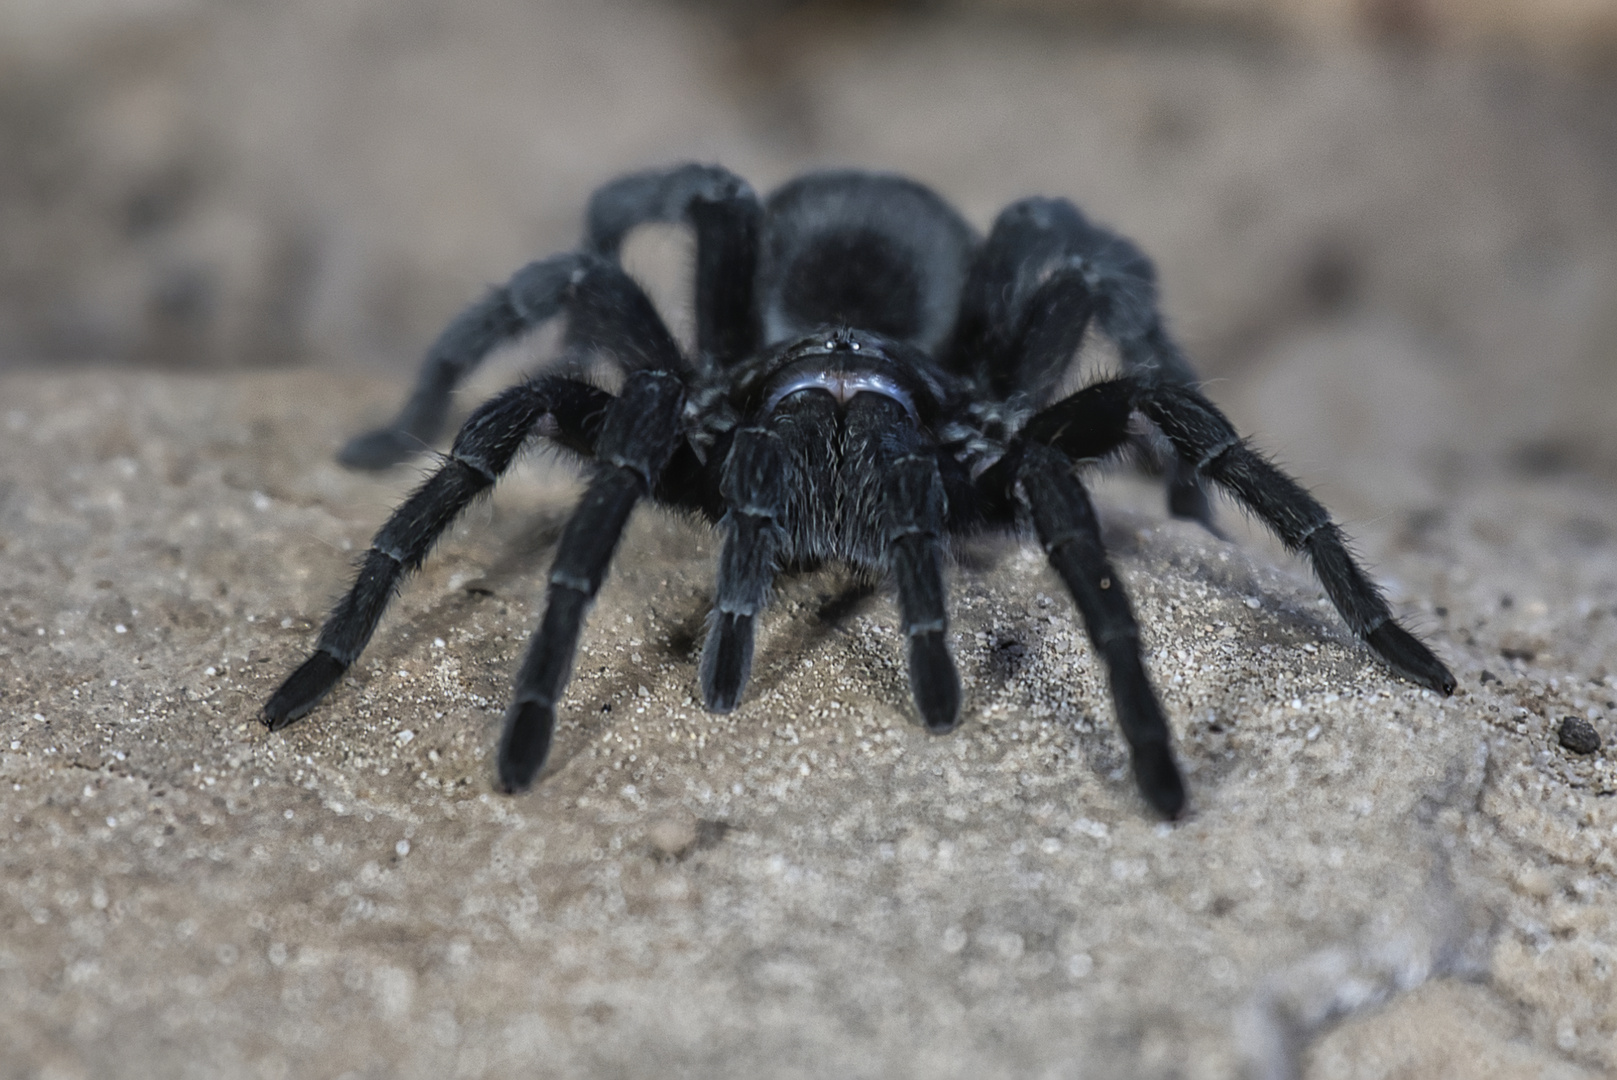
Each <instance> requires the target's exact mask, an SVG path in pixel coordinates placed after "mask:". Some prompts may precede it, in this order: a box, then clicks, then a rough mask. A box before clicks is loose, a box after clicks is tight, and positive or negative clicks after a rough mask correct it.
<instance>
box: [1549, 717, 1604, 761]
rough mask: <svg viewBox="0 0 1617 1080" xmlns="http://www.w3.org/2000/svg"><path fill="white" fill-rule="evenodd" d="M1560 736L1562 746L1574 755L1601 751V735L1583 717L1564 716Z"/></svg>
mask: <svg viewBox="0 0 1617 1080" xmlns="http://www.w3.org/2000/svg"><path fill="white" fill-rule="evenodd" d="M1558 734H1559V736H1560V739H1561V745H1562V746H1564V747H1565V748H1566V749H1568V750H1570V751H1572V752H1573V753H1574V754H1592V753H1594V752H1595V751H1596V750H1599V749H1600V733H1599V732H1597V731H1596V730H1595V729H1594V725H1592V724H1590V723H1589V721H1587V720H1585V719H1584V718H1583V717H1581V716H1563V717H1562V718H1561V730H1560V731H1559V732H1558Z"/></svg>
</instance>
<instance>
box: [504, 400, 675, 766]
mask: <svg viewBox="0 0 1617 1080" xmlns="http://www.w3.org/2000/svg"><path fill="white" fill-rule="evenodd" d="M684 406H685V384H684V381H683V380H682V379H681V378H680V377H679V376H677V375H674V374H671V373H669V372H666V371H650V372H641V373H638V374H636V375H632V376H630V378H629V381H628V382H627V383H625V384H624V387H623V394H622V396H620V397H619V398H617V399H616V400H614V401H613V402H612V403H611V404H610V405H609V406H608V408H607V410H606V415H605V417H604V418H603V420H602V423H601V431H600V435H599V437H598V438H597V439H596V444H595V457H596V460H597V462H599V471H598V472H597V473H596V474H595V476H594V478H593V479H591V481H590V483H589V487H588V488H587V489H586V490H585V492H584V496H583V498H582V499H580V500H579V503H578V507H577V509H575V510H574V511H573V516H572V517H571V518H569V519H568V521H567V526H566V528H565V529H564V530H563V531H562V537H561V543H560V545H559V546H558V548H557V550H556V561H555V563H554V564H553V565H552V567H551V571H550V587H549V589H548V590H547V591H546V594H545V614H544V618H543V620H542V621H541V622H540V624H539V629H538V630H537V631H536V632H535V634H534V636H533V641H532V644H531V645H530V646H529V647H528V654H527V657H526V658H525V659H524V660H523V662H522V667H521V669H520V670H519V671H518V673H517V678H516V685H515V688H514V691H513V693H512V697H511V707H510V709H509V710H508V711H507V713H506V717H505V733H504V735H503V736H502V737H501V740H500V751H499V765H498V769H499V780H500V787H501V788H502V789H504V790H505V791H507V792H517V791H521V790H523V789H524V788H526V787H527V786H528V785H529V784H531V783H532V782H533V778H534V777H535V776H536V775H538V772H539V770H540V769H541V768H543V767H544V764H545V759H546V758H547V757H548V756H549V754H550V739H551V734H552V733H553V731H554V730H555V726H556V702H557V701H558V700H559V699H560V697H561V692H562V689H563V687H565V686H566V684H567V678H568V676H569V675H570V674H571V673H572V667H573V654H574V652H575V651H576V649H577V647H578V637H579V634H580V633H581V632H582V630H583V628H584V614H585V612H586V610H587V609H588V608H589V605H590V603H591V602H592V601H593V600H594V599H595V595H596V593H598V592H599V591H600V588H601V582H602V581H603V580H605V578H606V568H607V566H608V564H609V563H610V562H611V561H612V553H613V551H615V550H616V548H617V544H618V540H619V539H620V538H621V537H622V535H623V528H624V526H625V525H626V524H627V523H628V520H629V513H630V511H632V510H633V509H634V506H635V503H637V502H639V501H640V500H641V499H642V498H645V497H646V496H647V495H649V494H650V493H651V492H652V490H653V488H654V487H655V485H656V481H657V478H658V477H659V476H660V475H661V473H662V471H663V468H664V467H665V466H666V465H667V464H668V461H669V459H670V458H671V457H672V456H673V453H674V450H675V448H676V447H677V445H678V444H679V442H680V441H681V438H682V433H683V428H682V425H681V413H682V411H683V409H684Z"/></svg>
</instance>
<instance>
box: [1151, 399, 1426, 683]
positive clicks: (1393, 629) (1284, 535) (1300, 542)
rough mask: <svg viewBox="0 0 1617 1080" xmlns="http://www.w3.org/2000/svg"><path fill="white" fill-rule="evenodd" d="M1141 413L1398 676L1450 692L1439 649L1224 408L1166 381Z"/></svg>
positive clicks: (1308, 497) (1323, 512) (1326, 517)
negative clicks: (1245, 512)
mask: <svg viewBox="0 0 1617 1080" xmlns="http://www.w3.org/2000/svg"><path fill="white" fill-rule="evenodd" d="M1140 408H1141V409H1142V410H1143V411H1144V412H1145V414H1146V416H1148V417H1150V418H1151V420H1152V421H1153V422H1154V423H1155V424H1156V425H1157V426H1158V427H1160V428H1161V429H1162V431H1163V433H1164V434H1165V435H1167V436H1168V438H1169V439H1170V440H1171V441H1172V442H1173V444H1174V447H1175V448H1176V449H1177V450H1178V451H1179V455H1180V457H1182V458H1183V459H1184V460H1186V461H1193V462H1195V471H1196V474H1197V475H1198V476H1206V477H1208V478H1209V479H1211V480H1213V481H1214V482H1215V483H1217V484H1218V485H1219V486H1221V487H1223V488H1225V489H1226V490H1227V491H1229V492H1230V493H1231V494H1232V495H1234V496H1235V497H1236V498H1237V499H1239V500H1240V501H1241V502H1242V503H1243V504H1244V505H1245V506H1246V507H1247V508H1248V509H1250V510H1251V511H1252V512H1253V513H1254V514H1256V515H1257V516H1258V517H1259V518H1261V519H1262V520H1263V522H1264V523H1265V524H1266V525H1268V526H1269V528H1271V529H1273V530H1274V532H1275V535H1276V536H1278V537H1280V540H1281V542H1282V543H1284V544H1285V545H1286V547H1287V548H1288V549H1290V550H1292V551H1295V552H1300V553H1301V554H1304V555H1306V556H1307V557H1308V559H1309V561H1310V562H1311V563H1312V564H1313V567H1314V574H1315V576H1317V577H1318V578H1319V582H1320V584H1321V585H1322V586H1324V588H1325V595H1326V596H1328V597H1330V599H1331V603H1333V604H1335V605H1336V610H1337V611H1339V612H1341V613H1342V618H1344V619H1345V620H1347V624H1348V626H1349V627H1351V628H1352V630H1353V632H1354V633H1355V634H1357V635H1358V636H1359V637H1361V638H1363V639H1364V642H1365V644H1367V645H1369V646H1370V648H1372V649H1374V650H1375V651H1376V652H1377V653H1378V654H1380V656H1381V658H1382V659H1383V660H1385V661H1386V662H1387V663H1388V664H1389V665H1390V666H1391V667H1392V669H1393V670H1394V671H1396V672H1398V673H1399V674H1400V675H1402V676H1404V677H1405V678H1407V679H1409V680H1411V681H1412V682H1416V683H1419V684H1420V685H1421V686H1424V687H1427V688H1428V689H1431V690H1436V691H1437V692H1438V693H1440V694H1444V695H1448V694H1450V693H1453V691H1454V685H1455V683H1454V676H1453V675H1452V674H1451V673H1450V672H1449V669H1448V668H1447V667H1445V666H1444V665H1443V662H1442V661H1441V660H1439V659H1438V658H1437V657H1436V656H1435V655H1433V654H1432V651H1431V650H1430V649H1428V648H1427V647H1426V646H1425V645H1423V644H1421V642H1420V641H1419V640H1418V639H1417V638H1416V637H1415V636H1414V635H1413V634H1411V633H1410V632H1409V631H1407V630H1405V629H1404V628H1403V627H1402V626H1399V625H1398V623H1397V621H1396V620H1395V619H1393V617H1392V612H1391V610H1390V609H1389V608H1388V607H1387V601H1386V600H1385V599H1384V598H1383V597H1382V595H1381V590H1380V589H1378V588H1377V587H1376V586H1375V584H1374V583H1373V582H1371V581H1370V579H1369V578H1368V577H1366V576H1365V573H1364V571H1363V570H1362V569H1360V568H1359V564H1358V563H1357V562H1355V561H1354V559H1353V556H1352V555H1351V554H1349V553H1348V549H1347V545H1346V543H1345V542H1344V541H1343V537H1342V530H1341V529H1339V528H1337V526H1336V523H1335V522H1333V521H1332V520H1331V516H1330V514H1329V513H1327V512H1326V510H1325V508H1324V507H1323V506H1321V505H1320V504H1319V503H1318V502H1317V501H1316V500H1315V499H1314V498H1313V496H1311V495H1309V494H1308V492H1306V491H1304V490H1303V489H1302V487H1300V486H1299V485H1298V484H1297V482H1296V481H1295V480H1293V479H1292V478H1291V477H1289V476H1287V475H1286V474H1285V473H1283V472H1281V471H1280V470H1279V469H1277V468H1275V467H1274V466H1273V465H1271V464H1270V463H1269V462H1268V461H1266V460H1265V459H1264V458H1263V457H1262V456H1260V455H1259V454H1257V453H1256V452H1254V451H1253V450H1252V448H1251V447H1249V446H1248V445H1247V444H1246V441H1245V440H1243V439H1242V438H1241V437H1240V436H1239V435H1238V434H1237V433H1236V431H1235V428H1234V426H1233V425H1231V424H1230V422H1229V420H1228V419H1226V418H1225V416H1224V414H1223V413H1221V412H1219V411H1218V408H1217V407H1216V406H1214V405H1213V403H1212V402H1210V401H1208V400H1207V399H1206V398H1205V397H1203V396H1202V395H1201V394H1200V393H1199V392H1197V391H1196V390H1194V389H1192V388H1190V387H1188V386H1175V385H1172V384H1166V383H1165V384H1160V385H1157V386H1155V387H1152V388H1149V389H1147V390H1146V391H1145V393H1144V394H1143V395H1142V397H1141V400H1140Z"/></svg>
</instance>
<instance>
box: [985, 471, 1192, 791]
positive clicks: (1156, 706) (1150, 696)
mask: <svg viewBox="0 0 1617 1080" xmlns="http://www.w3.org/2000/svg"><path fill="white" fill-rule="evenodd" d="M1072 467H1073V463H1072V459H1070V458H1068V457H1067V456H1066V455H1065V454H1062V453H1061V452H1060V451H1058V450H1054V449H1052V448H1050V447H1048V446H1042V445H1040V444H1038V443H1030V444H1028V445H1027V446H1026V447H1025V448H1024V449H1023V451H1022V459H1021V462H1020V464H1019V465H1018V467H1017V470H1016V476H1017V479H1018V480H1019V481H1021V485H1022V490H1023V491H1025V492H1026V493H1027V503H1028V508H1029V509H1030V510H1031V511H1032V512H1033V524H1034V528H1035V529H1037V530H1038V534H1039V542H1040V543H1041V544H1042V545H1043V546H1044V550H1045V554H1046V555H1048V556H1049V558H1050V563H1051V565H1052V566H1054V567H1055V570H1056V573H1058V574H1060V575H1061V580H1062V581H1064V582H1066V585H1067V589H1068V591H1069V592H1071V593H1072V598H1073V600H1074V601H1075V602H1076V603H1077V605H1078V613H1079V614H1080V615H1081V616H1082V617H1083V620H1084V627H1085V629H1086V630H1088V631H1089V640H1090V642H1091V643H1092V644H1093V645H1094V647H1095V651H1096V652H1097V653H1099V654H1100V656H1101V658H1102V659H1103V660H1104V661H1105V662H1106V670H1107V674H1108V675H1109V677H1110V680H1111V686H1112V704H1113V707H1114V708H1115V709H1116V711H1117V723H1118V726H1119V727H1121V728H1122V729H1123V737H1124V738H1125V739H1127V740H1128V744H1129V749H1130V751H1131V753H1132V757H1133V762H1134V778H1135V781H1136V782H1137V783H1138V784H1139V787H1140V793H1141V794H1142V795H1144V796H1145V799H1146V801H1147V802H1149V803H1150V804H1151V805H1152V806H1154V807H1156V809H1157V810H1158V811H1159V812H1160V813H1161V814H1162V815H1163V816H1164V817H1168V818H1176V817H1178V816H1179V815H1180V814H1181V813H1182V812H1183V811H1184V807H1185V784H1184V780H1183V779H1181V778H1180V775H1179V767H1178V765H1176V764H1175V763H1174V758H1173V748H1172V737H1171V735H1170V734H1169V731H1168V720H1167V717H1165V716H1164V715H1163V712H1162V705H1161V704H1160V703H1159V702H1158V701H1157V695H1156V691H1155V690H1153V689H1152V688H1151V680H1150V678H1149V676H1147V674H1146V670H1145V663H1144V661H1143V660H1142V659H1141V657H1140V629H1139V626H1138V624H1136V623H1135V621H1134V612H1133V611H1132V610H1131V609H1130V607H1129V601H1128V596H1127V595H1126V594H1125V593H1124V591H1123V580H1122V578H1120V577H1118V576H1117V572H1116V571H1115V570H1113V569H1112V566H1111V564H1110V563H1109V562H1108V561H1107V559H1106V548H1105V546H1104V545H1103V544H1102V542H1101V535H1100V524H1099V522H1098V521H1097V520H1096V518H1095V510H1094V507H1093V506H1092V505H1091V504H1090V502H1089V495H1088V493H1087V492H1086V491H1085V490H1084V486H1083V484H1082V483H1081V482H1080V481H1079V480H1078V478H1077V477H1076V476H1074V475H1073V474H1072Z"/></svg>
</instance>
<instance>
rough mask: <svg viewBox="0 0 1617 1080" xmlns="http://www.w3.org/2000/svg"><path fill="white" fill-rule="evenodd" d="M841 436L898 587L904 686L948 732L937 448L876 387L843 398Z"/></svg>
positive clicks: (952, 702)
mask: <svg viewBox="0 0 1617 1080" xmlns="http://www.w3.org/2000/svg"><path fill="white" fill-rule="evenodd" d="M844 438H845V442H846V446H847V449H846V451H845V458H844V461H845V465H844V467H845V468H851V469H852V470H853V471H855V472H856V473H859V474H863V475H864V476H868V477H871V478H873V480H874V482H871V483H864V482H861V483H857V484H853V485H850V486H852V487H855V489H856V490H863V491H868V492H869V493H870V496H872V497H873V501H874V503H875V505H873V506H870V507H869V508H868V509H859V510H855V511H853V513H856V514H858V515H860V516H867V518H870V519H873V520H875V521H877V522H879V523H880V533H879V535H877V536H875V537H873V538H872V539H873V541H874V542H875V545H879V546H877V547H876V550H875V551H874V552H872V555H873V556H874V558H875V559H877V560H879V562H878V565H881V566H883V568H884V569H885V570H886V571H887V574H888V576H889V577H890V578H891V579H892V581H893V585H894V587H895V588H896V590H897V592H898V609H899V619H900V628H901V629H902V631H903V633H904V639H905V641H906V643H907V651H908V654H909V657H908V659H909V669H910V693H911V695H912V696H913V697H914V699H915V706H916V709H917V711H918V712H919V713H920V715H921V720H922V721H923V722H924V723H925V724H926V726H927V729H928V730H930V731H934V732H945V731H949V730H951V729H953V728H954V727H955V725H956V724H958V723H959V722H960V696H961V695H960V675H959V673H958V672H957V671H956V669H955V664H954V658H953V657H952V656H950V655H949V644H948V630H949V615H948V608H947V600H948V591H947V588H946V587H945V584H944V578H943V563H944V559H943V537H944V536H945V535H946V532H947V527H948V526H947V522H948V518H947V515H948V500H947V498H946V495H945V492H944V484H943V477H942V475H941V473H940V471H939V467H938V459H937V455H936V453H935V452H934V451H932V448H931V447H930V446H929V445H928V444H927V442H926V440H925V439H924V437H923V436H922V435H921V433H920V432H919V431H918V430H917V429H916V428H915V426H914V423H913V422H912V421H911V420H910V418H909V415H908V414H907V413H906V412H905V410H904V407H903V406H902V405H900V404H899V403H898V402H896V401H894V400H893V399H892V398H890V397H886V396H884V395H881V394H857V395H855V396H854V398H853V400H852V401H850V402H849V403H848V405H847V410H846V420H845V423H844ZM850 479H852V478H850Z"/></svg>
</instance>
